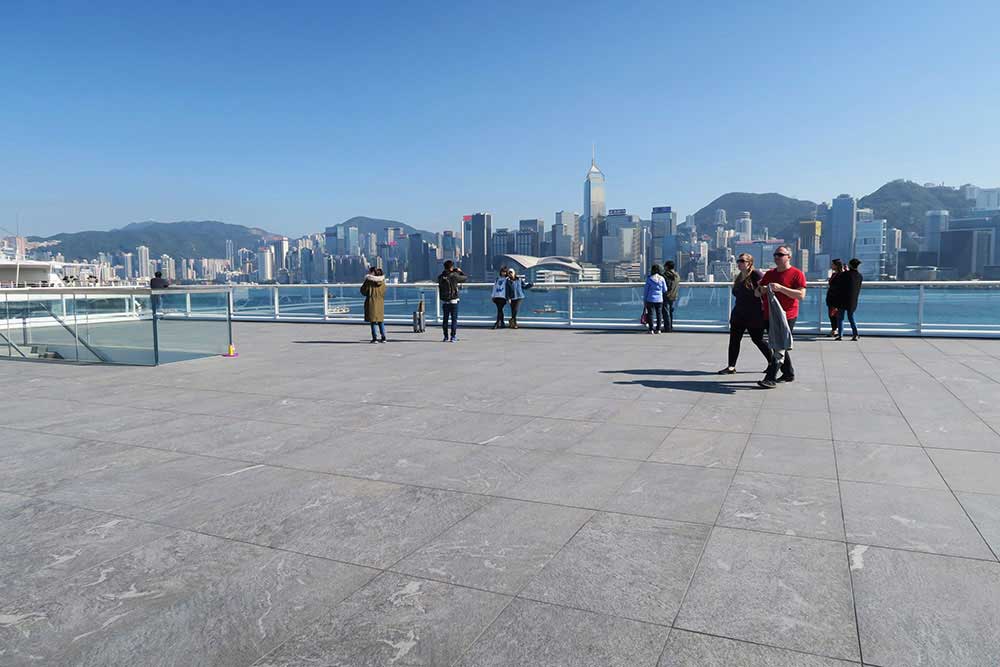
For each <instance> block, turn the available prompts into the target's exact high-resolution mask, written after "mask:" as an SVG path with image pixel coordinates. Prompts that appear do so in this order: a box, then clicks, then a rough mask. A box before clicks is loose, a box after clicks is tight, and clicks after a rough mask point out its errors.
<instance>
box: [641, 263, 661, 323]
mask: <svg viewBox="0 0 1000 667" xmlns="http://www.w3.org/2000/svg"><path fill="white" fill-rule="evenodd" d="M666 293H667V281H666V280H664V278H663V269H661V268H660V265H659V264H653V266H651V267H650V268H649V276H647V277H646V286H645V287H644V288H643V290H642V303H643V306H644V308H645V311H646V329H647V330H648V331H649V333H651V334H658V333H660V331H666V327H665V326H664V324H663V299H664V297H665V295H666ZM654 317H655V318H656V321H655V323H654V321H653V319H654Z"/></svg>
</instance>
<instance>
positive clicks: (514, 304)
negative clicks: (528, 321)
mask: <svg viewBox="0 0 1000 667" xmlns="http://www.w3.org/2000/svg"><path fill="white" fill-rule="evenodd" d="M522 301H524V299H511V300H510V321H511V323H513V324H517V311H518V309H520V307H521V302H522Z"/></svg>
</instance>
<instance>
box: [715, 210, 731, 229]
mask: <svg viewBox="0 0 1000 667" xmlns="http://www.w3.org/2000/svg"><path fill="white" fill-rule="evenodd" d="M727 224H728V223H727V222H726V209H724V208H717V209H715V226H716V227H718V226H720V225H721V226H722V227H725V226H726V225H727Z"/></svg>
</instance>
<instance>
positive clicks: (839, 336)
mask: <svg viewBox="0 0 1000 667" xmlns="http://www.w3.org/2000/svg"><path fill="white" fill-rule="evenodd" d="M833 339H834V340H844V337H843V336H841V335H840V334H837V335H836V336H834V337H833Z"/></svg>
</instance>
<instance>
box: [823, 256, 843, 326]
mask: <svg viewBox="0 0 1000 667" xmlns="http://www.w3.org/2000/svg"><path fill="white" fill-rule="evenodd" d="M845 270H846V268H845V267H844V262H843V261H842V260H840V259H835V260H833V261H831V262H830V277H829V278H827V281H826V282H827V289H826V310H827V313H828V314H829V315H830V334H829V336H830V338H833V337H834V336H836V335H837V323H838V322H839V321H840V306H838V305H837V304H838V303H840V302H841V301H842V300H843V299H842V297H841V296H840V292H842V291H843V287H842V285H841V284H840V283H838V282H837V281H838V279H839V278H840V274H842V273H843V272H844V271H845Z"/></svg>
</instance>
